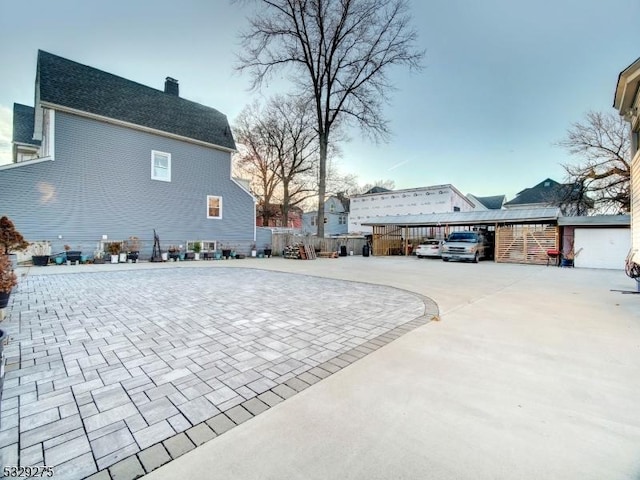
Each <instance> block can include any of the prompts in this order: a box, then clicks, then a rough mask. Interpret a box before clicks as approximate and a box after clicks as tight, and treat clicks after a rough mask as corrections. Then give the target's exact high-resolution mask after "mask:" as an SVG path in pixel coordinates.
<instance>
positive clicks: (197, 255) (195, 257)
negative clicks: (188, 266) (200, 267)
mask: <svg viewBox="0 0 640 480" xmlns="http://www.w3.org/2000/svg"><path fill="white" fill-rule="evenodd" d="M193 257H194V260H200V252H195V253H194V254H193Z"/></svg>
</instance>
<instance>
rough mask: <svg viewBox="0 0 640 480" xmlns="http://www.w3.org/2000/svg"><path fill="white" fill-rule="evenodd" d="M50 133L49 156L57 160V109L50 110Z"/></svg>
mask: <svg viewBox="0 0 640 480" xmlns="http://www.w3.org/2000/svg"><path fill="white" fill-rule="evenodd" d="M47 133H48V135H49V151H48V152H46V153H48V155H47V156H48V157H51V160H55V158H56V111H55V110H50V111H49V131H48V132H47Z"/></svg>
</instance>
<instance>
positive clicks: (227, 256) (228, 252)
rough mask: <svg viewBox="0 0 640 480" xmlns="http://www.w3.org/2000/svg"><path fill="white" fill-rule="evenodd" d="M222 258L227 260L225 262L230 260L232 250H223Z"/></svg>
mask: <svg viewBox="0 0 640 480" xmlns="http://www.w3.org/2000/svg"><path fill="white" fill-rule="evenodd" d="M222 256H223V257H224V258H225V260H226V259H227V258H229V257H230V256H231V249H230V248H228V249H227V248H223V249H222Z"/></svg>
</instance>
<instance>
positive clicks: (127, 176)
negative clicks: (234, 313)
mask: <svg viewBox="0 0 640 480" xmlns="http://www.w3.org/2000/svg"><path fill="white" fill-rule="evenodd" d="M55 149H56V157H55V161H54V162H44V163H39V164H36V165H29V166H22V167H19V168H13V169H9V170H4V171H0V213H1V214H2V215H8V216H10V217H11V218H12V219H13V220H14V222H15V223H16V226H17V227H18V229H19V230H20V231H21V232H22V233H23V235H25V237H26V238H27V239H29V240H32V241H34V240H42V239H47V240H51V241H52V243H53V250H54V251H58V250H59V249H61V248H62V245H63V244H64V243H69V244H70V245H71V246H72V247H74V248H76V247H81V248H82V250H83V251H87V252H92V251H93V250H94V249H95V248H96V244H97V242H99V241H100V239H101V237H102V235H103V234H105V235H108V237H109V239H113V240H122V239H126V238H128V237H130V236H133V235H135V236H138V237H140V238H141V239H142V241H143V247H144V251H145V252H146V253H150V251H151V248H152V242H153V229H154V228H155V229H156V230H157V232H158V235H159V236H160V239H161V242H162V244H163V247H164V246H166V245H168V244H171V243H175V244H184V242H185V241H187V240H197V239H203V240H218V241H221V242H227V243H236V244H238V245H245V244H246V245H247V248H248V245H249V244H250V243H252V242H253V238H254V224H255V208H254V201H253V198H252V197H251V195H250V194H249V193H248V192H246V191H245V190H244V189H242V188H241V187H240V186H239V185H237V184H236V183H235V182H233V181H232V180H231V172H230V169H231V159H230V154H229V153H227V152H223V151H220V150H216V149H213V148H207V147H204V146H200V145H194V144H189V143H187V142H182V141H179V140H175V139H171V138H166V137H162V136H160V135H154V134H151V133H146V132H139V131H135V130H132V129H128V128H126V127H122V126H117V125H111V124H107V123H103V122H99V121H96V120H91V119H86V118H83V117H79V116H76V115H70V114H65V113H60V112H57V113H56V145H55ZM152 150H160V151H163V152H168V153H170V154H171V162H172V165H171V179H172V181H171V182H160V181H156V180H151V151H152ZM207 195H219V196H221V197H222V198H223V218H222V219H207V215H206V197H207ZM58 235H62V237H63V238H62V239H58Z"/></svg>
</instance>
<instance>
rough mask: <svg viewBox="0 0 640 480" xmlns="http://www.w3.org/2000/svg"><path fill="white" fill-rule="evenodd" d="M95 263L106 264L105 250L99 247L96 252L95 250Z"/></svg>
mask: <svg viewBox="0 0 640 480" xmlns="http://www.w3.org/2000/svg"><path fill="white" fill-rule="evenodd" d="M93 263H96V264H100V265H102V264H104V251H103V250H100V249H99V248H97V249H96V250H95V251H94V252H93Z"/></svg>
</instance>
